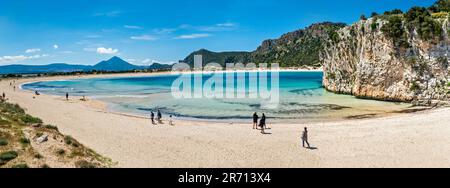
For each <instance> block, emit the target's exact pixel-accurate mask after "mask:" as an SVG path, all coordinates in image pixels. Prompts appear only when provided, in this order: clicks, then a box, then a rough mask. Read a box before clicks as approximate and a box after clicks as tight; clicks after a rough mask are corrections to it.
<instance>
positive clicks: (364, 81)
mask: <svg viewBox="0 0 450 188" xmlns="http://www.w3.org/2000/svg"><path fill="white" fill-rule="evenodd" d="M416 12H421V11H420V10H419V11H416ZM416 12H413V13H409V12H408V13H407V14H398V15H382V16H376V17H372V18H370V19H367V20H361V21H359V22H357V23H355V24H353V25H351V26H347V27H344V28H342V29H340V30H338V31H337V32H336V33H335V35H334V36H335V37H334V38H332V39H331V40H329V43H328V44H327V47H326V49H325V50H323V51H322V53H321V61H322V63H323V64H324V79H323V85H324V86H325V88H326V89H328V90H330V91H333V92H337V93H345V94H352V95H355V96H358V97H362V98H371V99H380V100H391V101H408V102H410V101H423V100H433V99H437V100H444V99H448V98H449V96H448V94H449V86H450V85H449V71H450V68H449V64H448V54H449V52H450V46H449V44H450V40H449V30H450V27H449V23H448V22H449V16H448V13H440V14H431V13H429V14H428V13H426V12H425V13H423V15H425V16H422V15H421V14H417V15H421V16H417V15H416V14H415V13H416Z"/></svg>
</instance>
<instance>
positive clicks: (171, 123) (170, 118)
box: [169, 115, 173, 126]
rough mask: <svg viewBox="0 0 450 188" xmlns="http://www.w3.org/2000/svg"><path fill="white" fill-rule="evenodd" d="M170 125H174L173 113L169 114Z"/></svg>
mask: <svg viewBox="0 0 450 188" xmlns="http://www.w3.org/2000/svg"><path fill="white" fill-rule="evenodd" d="M169 125H170V126H173V120H172V115H170V116H169Z"/></svg>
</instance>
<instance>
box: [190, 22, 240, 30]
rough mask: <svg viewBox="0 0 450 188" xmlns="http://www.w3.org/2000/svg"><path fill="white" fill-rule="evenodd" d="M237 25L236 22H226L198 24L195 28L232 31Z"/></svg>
mask: <svg viewBox="0 0 450 188" xmlns="http://www.w3.org/2000/svg"><path fill="white" fill-rule="evenodd" d="M237 28H238V25H237V24H236V23H231V22H226V23H219V24H215V25H212V26H200V27H198V28H197V29H198V30H199V31H207V32H218V31H232V30H236V29H237Z"/></svg>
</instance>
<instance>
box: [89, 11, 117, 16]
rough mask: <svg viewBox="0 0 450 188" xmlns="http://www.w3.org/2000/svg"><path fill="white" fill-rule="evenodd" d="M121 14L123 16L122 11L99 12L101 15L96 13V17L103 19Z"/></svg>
mask: <svg viewBox="0 0 450 188" xmlns="http://www.w3.org/2000/svg"><path fill="white" fill-rule="evenodd" d="M120 14H122V11H118V10H115V11H110V12H99V13H95V14H94V16H102V17H117V16H119V15H120Z"/></svg>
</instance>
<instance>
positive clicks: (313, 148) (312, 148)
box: [306, 147, 319, 150]
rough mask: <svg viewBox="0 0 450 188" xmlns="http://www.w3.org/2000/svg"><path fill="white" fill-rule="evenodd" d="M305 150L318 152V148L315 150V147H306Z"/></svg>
mask: <svg viewBox="0 0 450 188" xmlns="http://www.w3.org/2000/svg"><path fill="white" fill-rule="evenodd" d="M306 149H309V150H318V149H319V148H317V147H307V148H306Z"/></svg>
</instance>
